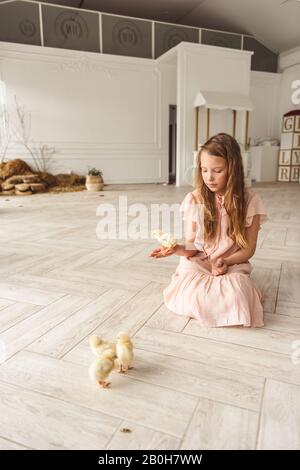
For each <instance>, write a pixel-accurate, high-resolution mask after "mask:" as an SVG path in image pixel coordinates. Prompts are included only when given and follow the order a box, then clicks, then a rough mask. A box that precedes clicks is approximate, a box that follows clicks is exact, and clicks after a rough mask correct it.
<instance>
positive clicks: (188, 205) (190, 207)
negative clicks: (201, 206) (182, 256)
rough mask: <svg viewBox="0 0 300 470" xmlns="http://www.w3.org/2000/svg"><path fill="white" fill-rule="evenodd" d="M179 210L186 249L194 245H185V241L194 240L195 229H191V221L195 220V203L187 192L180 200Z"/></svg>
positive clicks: (192, 247)
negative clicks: (182, 222)
mask: <svg viewBox="0 0 300 470" xmlns="http://www.w3.org/2000/svg"><path fill="white" fill-rule="evenodd" d="M179 211H180V212H181V214H182V218H183V220H184V235H185V240H186V249H194V248H195V247H194V245H193V243H192V244H189V246H188V245H187V241H190V240H194V239H195V236H196V231H194V230H193V222H197V203H196V200H195V198H194V196H193V195H192V193H188V194H187V195H186V196H185V198H184V200H183V201H182V203H181V205H180V208H179Z"/></svg>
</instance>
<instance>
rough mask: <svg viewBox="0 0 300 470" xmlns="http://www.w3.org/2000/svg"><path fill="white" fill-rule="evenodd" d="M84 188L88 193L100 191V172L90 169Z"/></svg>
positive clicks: (101, 186)
mask: <svg viewBox="0 0 300 470" xmlns="http://www.w3.org/2000/svg"><path fill="white" fill-rule="evenodd" d="M85 186H86V189H87V190H88V191H102V189H103V186H104V182H103V178H102V171H101V170H97V168H91V169H90V170H89V171H88V174H87V176H86V180H85Z"/></svg>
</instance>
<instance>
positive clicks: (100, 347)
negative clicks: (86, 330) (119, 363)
mask: <svg viewBox="0 0 300 470" xmlns="http://www.w3.org/2000/svg"><path fill="white" fill-rule="evenodd" d="M89 343H90V347H91V350H92V352H93V354H94V355H95V356H97V357H100V356H102V353H103V352H104V351H105V350H107V349H111V350H114V352H115V357H116V345H115V344H114V343H112V342H110V341H106V340H104V339H101V338H99V336H97V335H92V336H90V337H89Z"/></svg>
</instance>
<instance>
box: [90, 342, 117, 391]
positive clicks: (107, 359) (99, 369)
mask: <svg viewBox="0 0 300 470" xmlns="http://www.w3.org/2000/svg"><path fill="white" fill-rule="evenodd" d="M114 366H115V350H113V349H106V350H105V351H104V352H103V353H102V355H101V356H100V357H98V358H97V359H95V360H94V361H93V362H92V364H91V365H90V367H89V376H90V379H91V380H92V381H93V382H96V383H98V384H99V385H100V386H101V387H103V388H107V387H109V386H110V382H107V381H106V380H105V379H106V378H107V377H108V376H109V374H110V373H111V371H112V370H113V368H114Z"/></svg>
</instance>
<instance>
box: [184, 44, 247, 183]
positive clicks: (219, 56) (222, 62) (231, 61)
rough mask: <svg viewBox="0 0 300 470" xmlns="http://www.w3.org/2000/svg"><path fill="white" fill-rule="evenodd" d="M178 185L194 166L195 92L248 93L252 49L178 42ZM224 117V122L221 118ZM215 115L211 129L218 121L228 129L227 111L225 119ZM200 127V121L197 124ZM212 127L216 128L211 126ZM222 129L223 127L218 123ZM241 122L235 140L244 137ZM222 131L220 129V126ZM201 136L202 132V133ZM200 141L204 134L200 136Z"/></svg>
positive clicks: (215, 130) (211, 133) (215, 129)
mask: <svg viewBox="0 0 300 470" xmlns="http://www.w3.org/2000/svg"><path fill="white" fill-rule="evenodd" d="M177 47H178V87H177V104H178V117H177V123H178V124H179V129H178V134H177V135H178V142H177V156H178V155H180V159H179V158H177V161H178V167H177V174H178V183H177V184H178V185H182V184H186V183H187V181H186V178H187V175H189V168H190V167H191V166H192V165H193V151H194V150H195V148H194V147H195V112H194V100H195V97H196V96H197V93H198V92H201V91H219V92H224V93H235V94H243V95H249V93H250V62H251V55H252V53H251V52H248V51H239V50H235V49H227V48H222V47H212V46H204V45H199V44H189V43H181V44H179V45H178V46H177ZM222 119H223V121H222ZM222 119H220V117H219V116H218V118H217V121H216V123H214V121H213V117H212V118H211V132H210V135H213V133H214V132H217V131H218V130H219V129H217V125H218V127H220V126H221V123H222V122H223V123H224V127H225V129H224V130H227V131H230V129H229V128H228V129H227V127H228V126H229V117H228V112H225V113H224V118H222ZM200 126H201V124H200ZM214 126H215V127H214ZM221 128H222V126H221ZM243 129H244V126H243V123H242V124H241V125H240V123H239V125H238V126H237V135H236V137H237V139H238V140H239V141H242V140H243V135H242V133H243ZM220 130H221V129H220ZM202 135H203V133H202ZM200 139H201V140H203V137H201V136H200Z"/></svg>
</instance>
